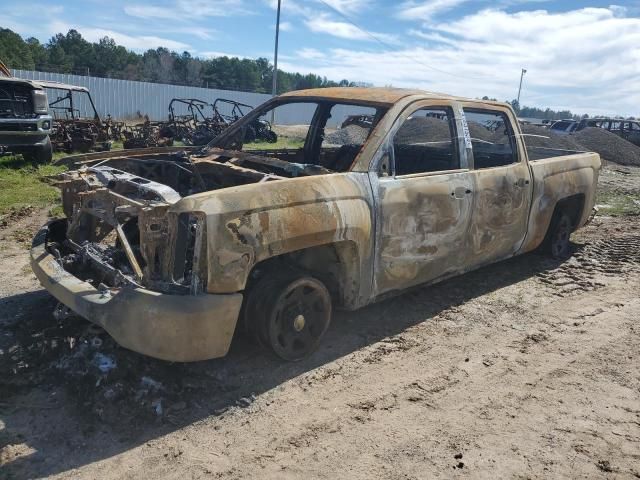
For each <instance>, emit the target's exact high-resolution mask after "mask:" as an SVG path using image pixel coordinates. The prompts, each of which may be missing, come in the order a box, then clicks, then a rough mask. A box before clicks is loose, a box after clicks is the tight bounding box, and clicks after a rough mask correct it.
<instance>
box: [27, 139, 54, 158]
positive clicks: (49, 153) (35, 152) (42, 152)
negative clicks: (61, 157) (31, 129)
mask: <svg viewBox="0 0 640 480" xmlns="http://www.w3.org/2000/svg"><path fill="white" fill-rule="evenodd" d="M22 157H23V158H24V159H25V160H26V161H27V162H31V163H50V162H51V160H52V159H53V148H52V147H51V140H49V138H47V141H46V142H45V143H44V144H42V145H38V146H35V147H33V148H30V149H29V150H26V151H24V152H23V153H22Z"/></svg>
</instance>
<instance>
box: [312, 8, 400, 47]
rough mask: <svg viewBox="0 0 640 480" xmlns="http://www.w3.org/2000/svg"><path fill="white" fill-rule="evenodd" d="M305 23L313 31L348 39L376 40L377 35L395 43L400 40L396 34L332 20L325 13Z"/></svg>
mask: <svg viewBox="0 0 640 480" xmlns="http://www.w3.org/2000/svg"><path fill="white" fill-rule="evenodd" d="M304 23H305V25H306V26H307V27H309V29H310V30H311V31H312V32H316V33H326V34H328V35H332V36H334V37H339V38H346V39H348V40H369V41H372V40H374V38H373V37H375V38H378V39H380V40H382V41H384V42H389V43H395V42H397V41H398V39H397V37H396V36H395V35H389V34H386V33H377V32H369V31H366V30H361V29H360V28H358V27H356V26H355V25H353V24H351V23H347V22H339V21H336V20H332V19H331V18H330V17H329V16H328V15H324V14H320V15H316V16H315V17H312V18H308V19H307V20H305V22H304Z"/></svg>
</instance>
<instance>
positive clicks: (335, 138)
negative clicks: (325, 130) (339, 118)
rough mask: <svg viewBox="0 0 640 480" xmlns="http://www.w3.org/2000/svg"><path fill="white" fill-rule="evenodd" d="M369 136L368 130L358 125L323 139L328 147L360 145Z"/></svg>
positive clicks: (339, 130) (347, 127)
mask: <svg viewBox="0 0 640 480" xmlns="http://www.w3.org/2000/svg"><path fill="white" fill-rule="evenodd" d="M368 136H369V129H368V128H362V127H359V126H358V125H348V126H346V127H345V128H340V129H338V130H336V131H335V132H332V133H329V134H328V135H326V136H325V137H324V143H325V144H329V145H362V144H363V143H364V142H365V140H366V139H367V137H368Z"/></svg>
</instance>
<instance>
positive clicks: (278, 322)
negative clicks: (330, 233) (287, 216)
mask: <svg viewBox="0 0 640 480" xmlns="http://www.w3.org/2000/svg"><path fill="white" fill-rule="evenodd" d="M245 321H246V322H247V327H248V329H249V331H250V333H252V334H253V336H254V337H255V338H256V339H257V340H258V341H259V343H261V344H262V345H263V346H265V347H268V348H269V349H270V350H271V351H273V353H275V354H276V355H277V356H278V357H280V358H282V359H283V360H288V361H298V360H302V359H303V358H305V357H307V356H308V355H310V354H311V353H312V352H313V351H314V350H315V349H316V348H317V347H318V345H319V344H320V341H321V339H322V337H323V336H324V333H325V332H326V331H327V328H328V327H329V323H330V322H331V295H330V294H329V291H328V290H327V288H326V287H325V286H324V284H323V283H322V282H321V281H319V280H318V279H316V278H314V277H312V276H309V275H308V274H305V273H303V272H299V271H295V270H288V269H285V270H284V271H275V272H272V273H269V274H265V275H264V277H263V278H262V279H261V280H259V281H258V282H257V283H256V284H254V286H253V287H252V289H251V291H250V292H249V293H248V295H247V305H246V306H245Z"/></svg>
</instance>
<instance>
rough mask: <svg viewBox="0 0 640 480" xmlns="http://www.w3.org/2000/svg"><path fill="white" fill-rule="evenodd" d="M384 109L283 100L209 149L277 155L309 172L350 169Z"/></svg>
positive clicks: (251, 117)
mask: <svg viewBox="0 0 640 480" xmlns="http://www.w3.org/2000/svg"><path fill="white" fill-rule="evenodd" d="M384 113H386V109H385V108H381V107H372V106H369V105H358V104H347V103H341V102H332V101H313V102H311V101H303V102H301V101H295V100H289V101H281V102H279V103H277V104H275V105H274V104H271V105H267V106H265V107H264V108H263V109H259V110H256V111H254V112H252V113H250V114H248V115H247V116H246V117H244V118H242V119H241V120H239V121H238V122H237V124H236V125H234V126H232V127H231V128H230V129H229V130H228V131H227V132H225V133H223V134H222V135H220V136H219V137H217V138H215V139H214V140H213V141H212V142H211V143H210V144H209V145H208V148H209V149H211V148H220V149H224V150H235V151H243V152H247V153H251V154H252V157H268V158H271V159H277V160H280V161H284V162H288V163H290V164H294V166H295V165H297V166H299V167H300V168H301V171H303V172H304V173H305V174H320V173H331V172H346V171H349V169H350V168H351V166H352V165H353V163H354V161H355V159H356V157H357V155H358V153H359V152H360V150H361V149H362V146H363V145H364V143H365V142H366V140H367V139H368V138H369V135H370V134H371V132H372V130H373V129H374V128H375V126H376V125H377V123H378V121H379V120H380V119H381V118H382V116H383V115H384ZM252 168H253V167H252ZM310 172H311V173H310Z"/></svg>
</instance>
